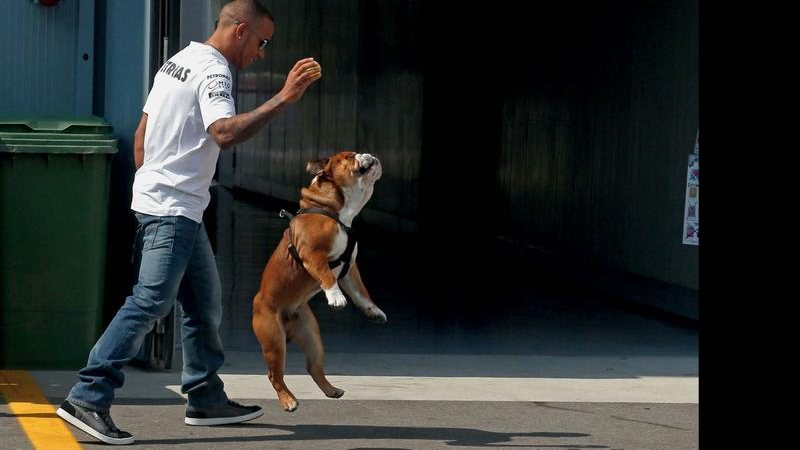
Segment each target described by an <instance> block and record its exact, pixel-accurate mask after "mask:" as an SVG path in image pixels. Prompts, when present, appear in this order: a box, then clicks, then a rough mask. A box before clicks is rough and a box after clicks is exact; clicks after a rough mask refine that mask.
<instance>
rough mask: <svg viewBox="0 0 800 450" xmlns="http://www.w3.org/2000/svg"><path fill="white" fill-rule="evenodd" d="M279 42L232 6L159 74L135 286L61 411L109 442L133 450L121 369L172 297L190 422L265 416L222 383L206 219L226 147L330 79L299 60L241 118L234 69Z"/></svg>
mask: <svg viewBox="0 0 800 450" xmlns="http://www.w3.org/2000/svg"><path fill="white" fill-rule="evenodd" d="M274 32H275V20H274V18H273V17H272V15H271V14H270V13H269V11H267V10H266V9H265V8H264V7H263V6H262V5H260V4H259V3H258V2H257V1H256V0H234V1H232V2H230V3H228V4H226V5H225V6H224V7H223V8H222V10H221V11H220V15H219V21H218V24H217V27H216V29H215V31H214V33H213V34H212V35H211V37H209V38H208V40H207V41H206V42H205V43H199V42H192V43H190V44H189V45H188V46H187V47H186V48H184V49H183V50H181V51H180V52H178V53H177V54H175V56H173V57H172V58H170V60H169V61H167V62H166V63H165V64H164V66H163V67H162V68H161V69H160V70H159V72H158V73H157V74H156V77H155V80H154V83H153V88H152V90H151V91H150V94H149V96H148V98H147V101H146V103H145V105H144V108H143V114H142V118H141V121H140V123H139V126H138V128H137V130H136V135H135V140H134V160H135V164H136V168H137V171H136V176H135V179H134V182H133V201H132V204H131V209H133V211H134V212H135V214H136V218H137V220H138V222H139V230H138V232H139V233H142V242H143V245H142V254H141V265H140V267H139V275H138V280H137V283H136V285H135V286H134V287H133V292H132V294H131V295H130V296H129V297H128V298H127V299H126V301H125V303H124V305H123V306H122V307H121V308H120V310H119V311H118V312H117V314H116V316H115V317H114V319H113V320H112V321H111V323H110V324H109V325H108V328H106V330H105V332H104V333H103V335H102V336H101V337H100V339H99V340H98V341H97V343H96V344H95V346H94V348H92V350H91V352H90V354H89V358H88V361H87V364H86V367H84V368H83V369H81V370H80V371H79V372H78V378H79V381H78V382H77V383H76V384H75V385H74V386H73V387H72V389H71V390H70V392H69V394H68V395H67V398H66V399H65V400H64V402H63V403H62V404H61V407H60V408H59V409H58V412H57V413H58V415H59V416H60V417H62V418H63V419H64V420H66V421H67V422H69V423H70V424H72V425H74V426H76V427H78V428H79V429H81V430H82V431H84V432H86V433H88V434H90V435H91V436H93V437H95V438H97V439H99V440H101V441H103V442H106V443H109V444H130V443H133V441H134V440H133V436H132V435H131V434H130V433H128V432H125V431H121V430H120V429H118V428H117V427H116V425H115V424H114V422H113V421H112V420H111V415H110V409H111V403H112V401H113V399H114V390H115V389H118V388H120V387H122V385H123V383H124V380H125V375H124V373H123V372H122V368H123V367H124V366H125V365H126V364H127V363H128V362H129V361H130V360H131V359H133V358H134V357H135V356H136V354H137V353H138V351H139V348H140V347H141V345H142V341H143V339H144V337H145V335H146V334H147V333H148V332H149V331H150V330H151V329H152V327H153V324H154V322H155V321H156V320H157V319H158V318H161V317H165V316H166V315H167V314H168V313H169V312H170V311H171V310H172V307H173V304H174V302H175V300H176V299H177V300H178V301H179V302H180V303H181V307H182V310H183V321H182V324H181V326H182V328H181V332H182V338H183V373H182V375H181V383H182V385H181V391H182V392H183V393H184V394H186V395H187V397H188V400H187V406H186V417H185V419H184V423H186V424H187V425H222V424H231V423H239V422H244V421H247V420H252V419H255V418H257V417H260V416H261V415H262V414H263V413H264V412H263V410H262V409H261V408H260V407H258V406H244V405H240V404H238V403H236V402H234V401H232V400H230V399H228V397H227V395H226V394H225V391H224V386H223V382H222V380H221V379H220V377H219V376H218V374H217V371H218V370H219V368H220V367H221V366H222V364H223V362H224V358H225V356H224V352H223V348H222V343H221V341H220V337H219V325H220V321H221V317H222V303H221V288H220V279H219V272H218V270H217V266H216V262H215V260H214V254H213V253H212V249H211V245H210V242H209V239H208V235H207V234H206V230H205V227H204V226H203V224H202V216H203V211H204V210H205V208H206V207H207V206H208V203H209V201H210V193H209V187H210V185H211V179H212V177H213V175H214V169H215V167H216V162H217V157H218V155H219V151H220V148H223V149H224V148H228V147H231V146H233V145H235V144H237V143H240V142H243V141H245V140H247V139H249V138H251V137H252V136H254V135H255V134H256V133H257V132H258V131H259V130H260V129H262V128H263V126H264V125H265V124H266V123H267V122H268V121H269V120H270V119H271V118H273V117H274V116H275V115H277V114H278V112H280V111H281V110H282V109H283V108H284V107H286V106H287V105H290V104H292V103H294V102H296V101H297V100H299V99H300V98H301V97H302V96H303V93H304V92H305V90H306V88H308V86H309V85H311V84H312V83H313V82H315V81H316V80H318V79H320V78H321V76H322V69H321V67H320V65H319V64H318V63H317V62H316V61H314V60H313V59H312V58H306V59H302V60H300V61H298V62H297V63H296V64H295V65H294V67H293V68H292V69H291V70H290V71H289V73H288V74H287V77H286V82H285V84H284V86H283V88H282V89H281V90H280V92H278V94H276V95H275V96H274V97H273V98H271V99H270V100H268V101H267V102H265V103H264V104H262V105H261V106H259V107H258V108H256V109H254V110H252V111H249V112H245V113H242V114H236V111H235V105H234V99H233V95H232V94H231V86H232V83H231V82H232V78H231V72H230V69H229V65H233V66H235V67H237V68H238V69H243V68H245V67H247V66H248V65H250V64H251V63H253V62H254V61H255V59H256V58H263V57H264V55H265V51H266V48H267V45H268V44H269V41H270V39H272V36H273V34H274Z"/></svg>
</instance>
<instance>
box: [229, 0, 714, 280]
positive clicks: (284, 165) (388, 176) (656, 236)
mask: <svg viewBox="0 0 800 450" xmlns="http://www.w3.org/2000/svg"><path fill="white" fill-rule="evenodd" d="M264 3H265V4H266V5H267V6H268V7H269V8H270V9H271V11H272V12H273V13H274V14H275V16H276V18H277V32H276V34H275V37H274V41H273V43H272V44H271V48H270V54H269V55H268V56H267V58H266V59H265V60H263V61H260V62H258V63H257V64H255V65H254V66H253V67H252V68H250V69H248V70H246V71H242V72H241V73H239V74H238V83H239V86H238V92H239V98H238V102H237V107H238V108H239V111H247V110H250V109H252V108H254V107H255V106H256V105H257V104H259V103H261V102H263V101H265V100H267V99H268V98H269V97H270V96H271V95H273V94H274V93H275V92H277V91H278V90H279V89H280V87H281V85H282V83H283V80H284V78H285V74H286V72H287V71H288V69H289V68H290V67H291V65H292V64H293V63H294V62H295V61H296V60H297V59H299V58H302V57H305V56H314V57H316V58H317V59H318V60H319V61H321V63H322V65H323V67H324V78H323V80H322V81H321V82H319V83H317V84H316V85H314V86H313V87H312V88H311V89H310V90H309V92H308V93H307V94H306V96H305V97H304V98H303V99H302V100H301V101H300V102H299V103H297V104H295V105H293V106H291V107H290V108H289V109H288V110H286V111H284V113H282V114H281V115H280V116H278V117H277V118H276V119H275V120H273V122H272V123H271V124H269V125H268V127H267V128H266V130H265V131H264V132H262V133H260V134H259V135H258V136H257V137H256V138H255V139H253V140H252V141H250V142H248V143H245V144H243V145H241V146H239V147H238V148H237V149H236V150H235V151H233V152H223V154H222V156H221V163H220V181H221V182H222V183H223V184H225V185H228V186H237V187H240V188H245V189H248V190H253V191H257V192H262V193H266V194H270V195H273V196H275V197H278V198H281V199H285V200H290V201H296V200H297V195H298V191H299V189H300V187H301V186H303V185H305V184H306V183H307V182H308V181H309V178H310V177H309V176H308V175H306V174H305V172H304V168H305V163H306V161H307V160H309V159H314V158H318V157H320V156H324V155H326V154H329V153H332V152H334V151H336V150H339V149H347V148H349V149H354V150H356V151H360V152H372V153H375V154H377V155H378V156H379V157H381V159H382V161H383V162H384V166H385V169H384V177H383V179H382V180H381V181H380V182H379V183H380V186H379V189H376V194H375V196H374V197H373V200H371V202H370V204H369V205H368V208H367V210H366V211H365V212H364V213H363V214H362V216H361V217H362V219H363V220H365V221H366V222H371V223H375V224H380V225H382V226H385V227H386V228H388V229H391V230H395V231H400V230H405V231H415V230H416V231H422V233H423V235H424V236H426V237H428V238H430V243H431V244H435V245H436V247H437V248H439V249H447V250H440V253H442V254H450V255H457V257H456V258H455V259H456V260H461V259H464V258H476V257H477V258H478V259H479V257H478V256H477V255H481V254H485V253H486V252H487V251H488V250H487V249H488V248H489V247H490V246H491V245H492V244H491V243H490V241H491V240H492V239H496V238H497V237H498V236H500V237H505V238H510V239H511V240H512V241H514V242H518V243H519V244H520V245H527V246H532V247H536V248H541V249H545V250H547V251H549V252H552V253H554V254H558V255H562V256H565V257H567V258H572V259H574V260H576V261H582V262H588V263H593V264H598V265H600V266H605V267H608V268H611V269H617V270H620V271H622V272H627V273H633V274H638V275H643V276H645V277H650V278H654V279H656V280H660V281H664V282H667V283H671V284H675V285H679V286H684V287H688V288H691V289H696V288H697V287H698V249H697V247H693V246H686V245H683V244H682V243H681V232H682V220H683V206H684V189H685V183H686V167H685V166H686V162H687V157H688V154H689V153H690V152H691V151H692V149H693V145H694V139H695V136H696V133H697V131H698V130H697V127H698V122H699V117H698V116H699V113H698V109H699V106H698V102H699V95H698V94H699V85H698V66H699V61H698V60H699V50H698V47H699V31H698V30H699V21H698V15H699V11H698V2H697V1H696V0H643V1H619V2H612V3H607V2H603V3H593V4H585V3H583V2H577V1H575V2H560V3H557V4H556V3H536V4H529V5H525V6H524V7H523V6H522V5H516V4H515V3H513V2H508V3H502V4H498V5H496V7H494V6H492V7H491V8H485V9H483V10H480V11H477V10H474V9H469V8H457V7H455V6H453V5H448V4H444V3H441V4H440V3H430V2H423V1H419V0H395V1H392V0H368V1H367V0H362V1H351V0H325V1H323V0H305V1H288V0H273V1H266V0H265V1H264ZM515 5H516V6H515ZM423 91H424V92H423ZM455 216H459V217H461V218H462V219H463V220H454V217H455ZM465 220H466V221H467V222H465ZM442 236H446V237H447V239H444V240H443V239H442V238H441V237H442ZM463 242H469V243H470V244H469V245H468V246H466V247H468V248H465V246H464V245H463ZM459 252H461V253H459ZM476 270H478V269H476ZM475 276H479V274H475Z"/></svg>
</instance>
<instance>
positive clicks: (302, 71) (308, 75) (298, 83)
mask: <svg viewBox="0 0 800 450" xmlns="http://www.w3.org/2000/svg"><path fill="white" fill-rule="evenodd" d="M320 78H322V66H320V65H319V63H318V62H316V61H314V58H305V59H301V60H300V61H297V63H296V64H295V65H294V67H292V70H290V71H289V75H288V76H287V77H286V83H284V85H283V89H281V91H280V92H279V93H278V95H279V96H280V97H281V98H282V99H283V100H284V101H285V102H286V103H294V102H296V101H298V100H300V97H302V96H303V93H305V91H306V88H308V87H309V86H310V85H311V83H313V82H315V81H317V80H319V79H320Z"/></svg>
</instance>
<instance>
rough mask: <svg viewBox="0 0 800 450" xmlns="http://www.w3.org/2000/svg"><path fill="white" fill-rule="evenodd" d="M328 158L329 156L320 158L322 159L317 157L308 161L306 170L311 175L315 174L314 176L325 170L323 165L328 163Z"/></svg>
mask: <svg viewBox="0 0 800 450" xmlns="http://www.w3.org/2000/svg"><path fill="white" fill-rule="evenodd" d="M329 159H330V158H322V159H318V160H316V161H309V162H308V164H306V172H308V173H310V174H311V175H315V176H316V175H319V174H320V172H322V171H323V170H325V166H327V165H328V160H329Z"/></svg>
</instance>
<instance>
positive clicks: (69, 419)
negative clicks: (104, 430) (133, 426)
mask: <svg viewBox="0 0 800 450" xmlns="http://www.w3.org/2000/svg"><path fill="white" fill-rule="evenodd" d="M56 414H58V416H59V417H61V418H62V419H64V420H66V421H67V422H69V423H70V424H72V425H74V426H75V427H76V428H78V429H79V430H81V431H83V432H84V433H86V434H88V435H90V436H92V437H93V438H96V439H99V440H101V441H103V442H105V443H106V444H111V445H127V444H133V442H134V440H133V438H132V437H129V438H112V437H108V436H106V435H104V434H101V433H99V432H98V431H97V430H95V429H94V428H92V427H90V426H89V425H86V424H85V423H83V422H81V421H80V420H79V419H78V418H77V417H75V416H73V415H72V414H70V413H68V412H66V411H64V410H63V409H61V408H58V411H56Z"/></svg>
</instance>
